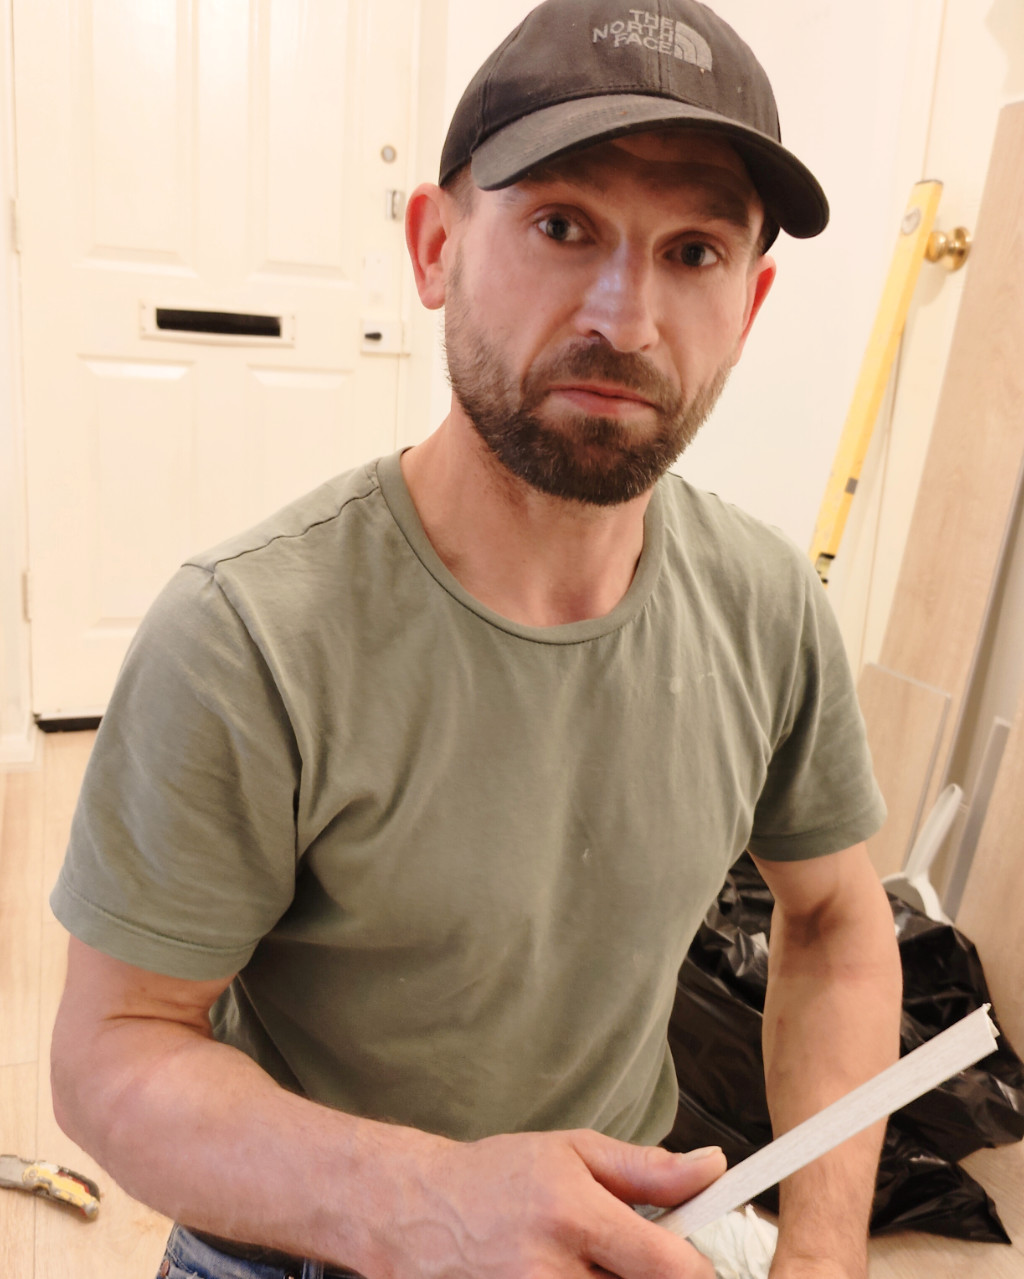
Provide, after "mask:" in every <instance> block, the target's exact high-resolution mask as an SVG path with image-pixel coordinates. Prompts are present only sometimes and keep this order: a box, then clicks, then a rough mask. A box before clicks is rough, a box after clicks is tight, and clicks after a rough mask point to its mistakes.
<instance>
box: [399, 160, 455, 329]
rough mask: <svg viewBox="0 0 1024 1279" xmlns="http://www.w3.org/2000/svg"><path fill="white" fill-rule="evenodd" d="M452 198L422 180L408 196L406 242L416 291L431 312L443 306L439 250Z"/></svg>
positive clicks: (442, 278)
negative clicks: (420, 184) (421, 183)
mask: <svg viewBox="0 0 1024 1279" xmlns="http://www.w3.org/2000/svg"><path fill="white" fill-rule="evenodd" d="M452 205H453V201H452V198H451V196H450V195H448V194H447V193H446V192H445V191H442V190H441V188H440V187H438V186H434V185H433V184H432V183H429V182H425V183H423V185H422V186H418V187H417V188H416V190H415V191H414V192H413V193H412V195H411V196H410V197H409V203H408V205H407V206H406V210H405V243H406V245H407V246H408V248H409V257H410V259H411V261H412V270H413V275H414V276H415V277H416V290H417V292H418V293H419V295H420V301H421V302H422V303H423V305H424V306H425V307H426V308H427V309H428V310H430V311H437V310H440V308H441V307H443V306H444V294H445V267H444V262H443V261H442V251H443V249H444V246H445V244H446V243H447V241H448V232H449V229H450V225H451V219H452V216H453V208H452Z"/></svg>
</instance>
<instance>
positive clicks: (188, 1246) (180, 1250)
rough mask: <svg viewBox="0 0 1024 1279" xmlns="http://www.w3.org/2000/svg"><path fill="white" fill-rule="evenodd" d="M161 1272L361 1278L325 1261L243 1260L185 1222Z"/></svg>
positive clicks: (187, 1278)
mask: <svg viewBox="0 0 1024 1279" xmlns="http://www.w3.org/2000/svg"><path fill="white" fill-rule="evenodd" d="M157 1276H158V1279H360V1276H359V1275H357V1274H356V1273H355V1271H354V1270H339V1269H338V1268H337V1267H331V1266H326V1267H325V1265H324V1263H323V1262H322V1261H310V1260H309V1259H306V1260H304V1261H303V1260H299V1259H298V1258H297V1259H296V1261H295V1263H294V1264H293V1265H290V1266H287V1267H282V1266H277V1265H266V1264H265V1263H264V1262H262V1261H243V1260H242V1259H241V1258H240V1257H232V1256H229V1255H228V1253H225V1252H221V1251H220V1249H218V1248H212V1247H211V1246H210V1245H209V1244H208V1243H206V1242H204V1240H202V1239H197V1238H196V1237H195V1235H194V1234H193V1233H192V1232H191V1231H190V1230H186V1229H185V1227H184V1226H175V1227H174V1229H173V1230H172V1231H171V1235H170V1238H169V1239H168V1240H167V1251H166V1252H165V1253H164V1259H163V1261H162V1262H161V1264H160V1269H159V1270H158V1271H157Z"/></svg>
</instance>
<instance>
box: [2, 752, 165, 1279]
mask: <svg viewBox="0 0 1024 1279" xmlns="http://www.w3.org/2000/svg"><path fill="white" fill-rule="evenodd" d="M94 740H95V733H60V734H54V735H52V736H50V737H48V738H47V739H46V743H45V747H44V784H43V787H42V791H43V794H44V797H45V819H44V822H43V829H42V833H41V838H40V840H39V842H38V863H39V870H40V891H39V893H38V894H37V899H36V915H37V918H38V919H39V920H40V944H39V983H38V998H39V1040H38V1044H37V1048H36V1055H37V1058H38V1065H37V1066H36V1067H35V1068H34V1070H35V1076H36V1089H37V1094H38V1114H37V1120H36V1132H35V1147H36V1150H37V1152H38V1153H39V1154H40V1155H41V1156H42V1157H45V1158H47V1159H51V1160H54V1161H56V1162H58V1163H63V1164H66V1165H67V1166H68V1167H70V1168H74V1169H76V1170H77V1171H79V1172H82V1173H84V1174H85V1175H86V1176H88V1177H92V1178H93V1179H94V1180H95V1181H96V1182H97V1183H98V1184H99V1185H100V1187H101V1190H102V1192H103V1197H102V1201H101V1208H100V1214H99V1216H98V1217H97V1219H96V1220H95V1221H93V1222H86V1221H85V1219H84V1218H82V1217H81V1216H80V1215H78V1214H76V1213H74V1212H72V1211H65V1210H63V1209H60V1208H54V1207H52V1206H51V1205H49V1204H47V1205H41V1207H40V1210H39V1211H38V1213H37V1216H36V1222H35V1279H66V1276H67V1275H69V1274H73V1275H74V1276H75V1279H139V1277H140V1276H142V1277H144V1279H148V1276H151V1275H155V1274H156V1270H157V1266H158V1265H159V1264H160V1258H161V1257H162V1256H163V1250H164V1244H165V1242H166V1239H167V1234H168V1231H169V1230H170V1222H168V1221H167V1220H166V1219H165V1218H164V1217H162V1216H160V1214H159V1213H155V1212H153V1211H152V1210H151V1209H149V1208H147V1207H145V1206H144V1205H142V1204H140V1203H138V1202H137V1201H136V1200H134V1199H132V1198H131V1197H130V1196H129V1195H127V1194H125V1192H124V1191H123V1190H121V1188H120V1187H119V1186H117V1185H116V1184H115V1183H114V1182H113V1181H112V1180H111V1179H110V1177H109V1176H108V1175H107V1174H106V1173H105V1172H104V1171H103V1169H101V1168H100V1167H99V1165H98V1164H97V1163H96V1162H95V1160H94V1159H92V1158H91V1157H90V1156H89V1155H87V1154H85V1152H84V1151H83V1150H81V1148H80V1147H79V1146H77V1145H76V1144H75V1143H74V1142H73V1141H72V1140H71V1139H70V1138H69V1137H67V1136H65V1134H64V1133H63V1132H62V1131H61V1130H60V1128H59V1127H58V1125H57V1121H56V1119H55V1117H54V1114H53V1102H52V1099H51V1094H50V1079H49V1051H50V1036H51V1034H52V1031H53V1021H54V1018H55V1016H56V1012H57V1005H58V1004H59V1002H60V996H61V992H62V990H63V988H64V974H65V971H66V963H67V934H66V932H65V931H64V929H63V928H61V926H60V925H59V924H58V923H57V922H56V921H55V920H54V919H53V916H52V915H51V914H50V911H49V906H48V898H49V892H50V888H51V887H52V885H53V881H54V880H55V879H56V876H57V871H58V869H59V867H60V863H61V861H62V859H63V857H64V850H65V848H66V846H67V840H68V834H69V832H70V829H71V817H72V814H73V812H74V808H75V804H76V802H77V799H78V792H79V790H80V788H81V782H82V774H83V773H84V771H85V765H86V763H87V761H88V758H89V754H90V752H91V750H92V744H93V741H94ZM4 1273H6V1272H4ZM30 1273H31V1272H30Z"/></svg>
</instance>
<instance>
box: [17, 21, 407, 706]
mask: <svg viewBox="0 0 1024 1279" xmlns="http://www.w3.org/2000/svg"><path fill="white" fill-rule="evenodd" d="M418 3H419V0H387V3H386V4H383V3H378V0H16V4H15V49H16V55H15V57H16V66H15V77H16V78H15V90H16V105H17V127H18V139H17V145H18V183H19V225H20V233H21V243H22V268H23V269H22V279H23V290H24V291H23V323H24V362H25V414H26V431H27V453H28V457H27V461H28V487H29V492H28V503H29V537H30V552H29V554H30V570H31V571H30V600H31V603H30V608H31V619H32V660H33V688H34V709H35V711H36V713H37V714H39V715H40V716H41V717H43V718H51V717H55V718H69V717H76V716H81V715H90V714H98V713H100V712H101V711H102V710H103V708H104V706H105V704H106V701H107V698H108V695H109V692H110V689H111V687H112V685H113V682H114V678H115V676H116V673H117V669H118V667H119V665H120V662H121V660H122V658H123V656H124V652H125V649H126V647H127V644H128V642H129V640H130V639H131V636H132V634H133V632H134V630H135V627H136V625H137V623H138V621H139V618H140V617H141V615H142V613H143V612H144V611H145V609H146V608H147V606H148V605H149V603H150V601H151V600H152V598H153V596H154V595H155V594H156V592H157V591H158V590H159V588H160V586H161V585H162V584H163V583H164V582H165V581H166V580H167V578H168V577H169V576H170V575H171V573H172V572H173V571H174V569H175V568H176V567H177V565H178V564H179V563H180V562H181V561H182V559H184V558H185V557H186V556H187V555H188V554H190V553H191V552H194V551H196V550H198V549H201V548H202V547H204V546H207V545H210V544H212V543H214V542H217V541H219V540H220V539H221V538H223V537H226V536H228V535H229V534H231V533H233V532H236V531H238V530H240V529H242V528H244V527H245V526H247V525H248V524H251V523H253V522H255V521H256V520H258V519H259V518H261V517H262V516H263V515H265V514H267V513H269V512H270V511H271V510H273V509H275V508H276V507H277V506H280V505H281V504H283V503H284V502H286V501H288V500H289V499H290V498H292V497H294V496H297V495H298V494H299V493H301V492H304V491H305V490H307V489H309V488H312V487H313V486H314V485H315V484H317V483H319V482H320V481H321V480H323V479H326V478H328V477H329V476H330V475H333V474H335V473H336V472H338V471H341V470H344V469H345V468H347V467H349V466H353V465H356V464H357V463H359V462H361V461H364V460H365V459H367V458H369V457H372V456H374V455H376V454H379V453H385V452H388V451H390V450H392V449H394V448H395V447H396V443H395V441H396V420H395V419H396V403H397V388H398V378H399V366H400V363H401V355H400V351H401V346H402V331H401V323H400V315H401V278H402V273H403V271H404V267H403V265H402V263H403V258H404V255H403V249H402V224H401V220H400V216H397V215H399V214H400V212H401V210H400V199H401V197H400V196H399V197H397V198H396V201H395V207H394V208H393V209H392V208H391V207H390V206H389V202H388V199H387V193H388V192H389V191H396V192H404V191H405V190H406V186H407V178H408V176H409V175H408V174H407V171H406V160H407V157H408V151H409V145H408V140H409V137H410V111H411V101H410V96H411V85H412V81H413V56H414V32H415V27H416V21H415V19H416V13H417V8H418ZM197 328H198V329H199V330H203V331H198V332H197V331H196V329H197ZM210 329H213V330H217V331H216V332H206V331H205V330H210ZM367 333H373V334H375V335H376V336H373V337H366V336H365V334H367Z"/></svg>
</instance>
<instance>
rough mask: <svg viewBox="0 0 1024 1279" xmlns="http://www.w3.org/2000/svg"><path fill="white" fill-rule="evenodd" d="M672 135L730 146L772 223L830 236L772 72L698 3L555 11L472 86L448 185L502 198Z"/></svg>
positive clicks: (574, 2) (618, 3)
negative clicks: (559, 166) (710, 137)
mask: <svg viewBox="0 0 1024 1279" xmlns="http://www.w3.org/2000/svg"><path fill="white" fill-rule="evenodd" d="M666 126H679V127H686V128H694V129H700V130H701V131H702V132H707V133H713V134H719V135H721V136H723V137H724V138H726V139H727V140H728V141H729V142H730V143H731V145H732V146H733V147H734V148H735V150H736V152H737V154H738V155H739V156H740V158H741V159H742V160H743V161H744V163H745V164H746V167H747V170H748V172H749V173H750V177H751V181H752V182H753V184H754V186H755V188H756V190H757V193H758V195H759V196H760V197H761V200H762V201H763V203H764V206H765V211H766V215H767V218H768V219H769V220H770V221H771V222H772V223H774V224H776V225H778V226H780V227H782V228H783V229H784V230H785V231H788V232H789V234H790V235H793V236H796V237H798V238H800V239H806V238H808V237H810V236H813V235H818V233H819V232H821V231H823V230H824V229H825V226H826V224H827V223H828V201H827V200H826V199H825V194H824V192H823V191H822V189H821V187H820V186H819V185H818V182H817V180H816V179H815V177H814V175H813V174H812V173H811V172H810V170H809V169H807V168H806V167H805V166H804V165H803V164H802V163H801V162H800V161H799V160H798V159H797V158H796V156H795V155H793V154H792V153H791V152H790V151H787V150H786V149H785V147H783V145H782V142H781V134H780V131H779V115H778V111H777V109H776V106H775V95H774V94H773V93H772V87H771V85H770V84H769V82H768V77H767V75H766V74H765V72H764V69H763V68H762V66H761V64H760V63H759V62H758V61H757V59H756V58H755V57H754V55H753V53H752V52H751V51H750V49H749V48H748V47H747V46H746V45H745V44H744V43H743V41H742V40H741V39H740V38H739V36H738V35H737V34H736V32H735V31H733V29H732V28H731V27H730V26H728V25H727V24H726V23H725V22H723V21H722V19H721V18H719V17H718V15H717V14H715V13H712V11H711V10H710V9H708V8H707V7H706V6H705V5H703V4H699V3H697V0H649V3H648V4H647V5H645V6H644V7H642V8H632V7H631V6H630V2H629V0H545V2H544V3H543V4H541V5H538V7H537V8H536V9H534V10H532V12H530V13H529V14H527V16H526V18H524V20H523V21H522V22H521V23H520V24H519V26H518V27H516V29H515V30H514V31H513V32H512V33H511V35H509V36H508V37H507V38H506V39H505V40H504V41H502V43H501V44H500V45H499V46H498V48H497V49H495V51H494V52H493V53H492V54H491V56H490V57H489V58H488V59H487V61H486V62H485V63H484V64H483V66H482V67H481V68H480V70H479V71H478V72H477V73H476V75H475V76H474V77H473V79H472V80H471V81H470V83H469V86H468V88H467V89H466V92H465V93H464V94H463V96H462V100H461V101H460V102H459V105H458V106H457V107H456V108H455V114H454V116H453V117H452V122H451V125H450V127H449V130H448V137H447V139H446V141H445V144H444V149H443V151H442V154H441V174H440V183H441V185H442V186H444V184H445V183H446V182H448V181H449V180H450V179H451V178H452V177H453V176H454V175H455V174H456V173H457V172H458V171H459V170H460V169H462V168H463V167H464V166H465V165H467V164H471V165H472V173H473V180H474V181H475V183H476V185H477V186H478V187H480V188H482V189H483V190H485V191H494V190H498V189H499V188H501V187H507V186H511V185H512V184H513V183H514V182H517V181H518V180H519V179H520V178H522V177H523V176H525V174H527V173H528V172H529V171H530V169H532V168H534V167H536V166H537V165H539V164H541V163H543V162H544V161H547V160H553V159H555V158H556V157H557V156H560V155H564V154H566V153H567V152H569V151H577V150H579V149H581V148H583V147H587V146H592V145H593V144H594V143H596V142H603V141H607V140H608V139H610V138H617V137H623V136H625V135H626V134H630V133H641V132H645V131H647V130H650V129H659V128H664V127H666ZM771 238H774V235H772V236H771Z"/></svg>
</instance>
